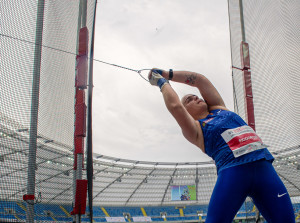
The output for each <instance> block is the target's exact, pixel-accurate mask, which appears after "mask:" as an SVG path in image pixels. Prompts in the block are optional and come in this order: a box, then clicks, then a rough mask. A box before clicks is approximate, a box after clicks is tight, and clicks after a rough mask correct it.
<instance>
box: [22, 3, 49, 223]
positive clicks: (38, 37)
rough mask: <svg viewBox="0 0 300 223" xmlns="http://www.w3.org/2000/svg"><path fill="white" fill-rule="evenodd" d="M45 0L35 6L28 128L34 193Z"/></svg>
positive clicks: (30, 216)
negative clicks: (35, 17) (35, 16)
mask: <svg viewBox="0 0 300 223" xmlns="http://www.w3.org/2000/svg"><path fill="white" fill-rule="evenodd" d="M44 8H45V1H44V0H39V1H38V6H37V19H36V31H35V49H34V64H33V80H32V95H31V118H30V130H29V134H30V135H29V152H28V173H27V174H28V179H27V194H28V195H34V194H35V169H36V150H37V140H36V139H37V124H38V108H39V91H40V72H41V57H42V39H43V38H42V37H43V21H44ZM26 222H29V223H33V222H34V199H33V200H27V211H26Z"/></svg>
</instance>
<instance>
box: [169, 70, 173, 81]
mask: <svg viewBox="0 0 300 223" xmlns="http://www.w3.org/2000/svg"><path fill="white" fill-rule="evenodd" d="M172 78H173V70H172V69H170V70H169V80H172Z"/></svg>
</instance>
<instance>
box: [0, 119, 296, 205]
mask: <svg viewBox="0 0 300 223" xmlns="http://www.w3.org/2000/svg"><path fill="white" fill-rule="evenodd" d="M2 118H3V116H2ZM0 120H1V119H0ZM2 120H3V119H2ZM5 123H6V124H5V125H4V124H3V122H0V154H1V155H0V173H1V174H0V185H1V190H0V199H1V200H17V201H22V199H23V195H24V194H26V190H27V186H26V185H27V178H28V176H27V174H28V173H27V168H28V151H29V135H28V134H29V133H28V129H26V128H24V127H22V126H20V125H19V124H18V123H14V122H13V121H11V122H9V121H8V120H7V119H6V122H5ZM37 142H38V143H37V147H38V148H37V157H36V181H35V183H36V198H37V201H38V202H42V203H64V204H71V203H72V202H73V163H74V159H73V156H74V155H73V150H72V147H70V146H68V145H64V144H61V143H58V142H55V141H54V140H51V139H48V138H45V137H43V136H41V135H39V136H38V139H37ZM273 155H274V156H275V158H276V160H275V161H274V166H275V168H276V170H277V173H278V174H279V176H280V177H281V179H282V180H283V182H284V183H285V185H286V187H287V189H288V191H289V193H290V195H291V196H292V197H296V196H300V177H299V170H300V165H299V158H300V150H299V146H295V147H292V148H286V149H283V150H281V151H277V152H276V153H274V154H273ZM93 160H94V176H93V198H94V199H93V203H94V205H97V206H98V205H101V206H148V205H149V206H152V205H190V204H207V203H208V202H209V198H210V196H211V193H212V190H213V187H214V184H215V182H216V178H217V175H216V168H215V166H214V163H213V162H191V163H170V162H148V161H137V160H128V159H122V158H114V157H109V156H105V155H99V154H94V157H93ZM83 178H86V174H85V171H84V173H83ZM241 183H242V182H241ZM175 185H176V186H177V185H195V186H196V195H197V196H196V200H192V201H191V200H190V201H172V199H171V186H175Z"/></svg>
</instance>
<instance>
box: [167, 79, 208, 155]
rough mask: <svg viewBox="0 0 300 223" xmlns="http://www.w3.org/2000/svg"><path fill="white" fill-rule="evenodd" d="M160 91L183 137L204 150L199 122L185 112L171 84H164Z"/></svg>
mask: <svg viewBox="0 0 300 223" xmlns="http://www.w3.org/2000/svg"><path fill="white" fill-rule="evenodd" d="M161 92H162V94H163V98H164V101H165V104H166V107H167V109H168V110H169V112H170V113H171V114H172V116H173V117H174V118H175V120H176V121H177V123H178V124H179V126H180V128H181V130H182V133H183V135H184V137H185V138H186V139H187V140H188V141H189V142H191V143H193V144H194V145H196V146H198V147H199V148H200V149H201V150H202V151H203V152H204V140H203V134H202V130H201V127H200V124H199V122H198V121H195V120H194V119H193V117H192V116H191V115H190V114H189V113H188V112H187V110H186V109H185V107H184V106H183V104H182V103H181V101H180V99H179V97H178V95H177V93H176V92H175V91H174V89H173V88H172V87H171V85H169V84H166V85H164V86H163V87H162V89H161Z"/></svg>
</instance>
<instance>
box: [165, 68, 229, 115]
mask: <svg viewBox="0 0 300 223" xmlns="http://www.w3.org/2000/svg"><path fill="white" fill-rule="evenodd" d="M162 75H163V77H165V78H166V79H168V78H169V71H163V73H162ZM172 81H175V82H179V83H184V84H188V85H190V86H192V87H197V88H198V90H199V91H200V94H201V95H202V97H203V99H204V100H205V101H206V103H207V105H208V109H209V110H214V109H223V110H228V109H227V108H226V106H225V103H224V101H223V99H222V97H221V95H220V94H219V92H218V91H217V89H216V88H215V87H214V85H213V84H212V83H211V82H210V81H209V80H208V79H207V78H206V77H205V76H204V75H202V74H199V73H195V72H190V71H173V78H172Z"/></svg>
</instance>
